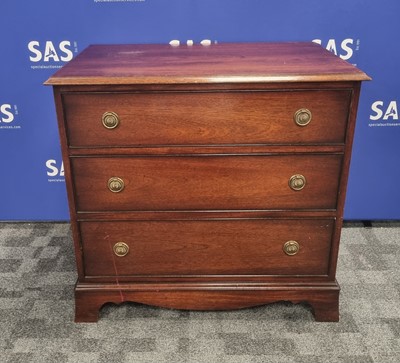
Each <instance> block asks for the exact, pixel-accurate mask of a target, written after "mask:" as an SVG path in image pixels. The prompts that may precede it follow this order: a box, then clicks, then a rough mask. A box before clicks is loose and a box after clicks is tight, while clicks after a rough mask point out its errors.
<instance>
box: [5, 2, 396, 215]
mask: <svg viewBox="0 0 400 363" xmlns="http://www.w3.org/2000/svg"><path fill="white" fill-rule="evenodd" d="M399 15H400V2H399V1H398V0H385V1H376V0H375V1H373V0H352V1H345V0H336V1H322V0H303V1H301V0H279V1H264V0H252V1H249V0H219V1H216V0H198V1H196V0H191V1H190V0H169V1H167V0H25V1H24V0H20V1H18V0H1V2H0V16H1V20H2V21H1V31H0V46H1V48H2V52H1V61H0V62H1V63H0V66H1V68H0V167H1V168H0V173H1V189H0V220H66V219H69V216H68V206H67V199H66V192H65V181H64V172H63V166H62V160H61V152H60V146H59V140H58V131H57V123H56V114H55V109H54V105H53V97H52V90H51V88H50V87H44V86H43V85H42V83H43V82H44V81H45V80H46V79H47V78H48V77H49V76H50V75H51V74H52V73H54V72H55V71H56V70H57V69H58V68H60V67H61V66H62V65H63V64H65V63H66V62H67V61H69V60H70V59H72V58H73V57H74V56H75V55H76V54H77V53H78V52H80V51H81V50H83V49H84V48H85V47H86V46H87V45H89V44H96V43H97V44H99V43H103V44H104V43H169V42H170V41H172V40H176V41H180V42H181V43H186V42H187V41H193V42H194V43H198V42H200V41H202V40H204V39H209V40H210V41H212V42H233V41H243V42H250V41H316V42H318V43H320V44H321V45H322V46H324V47H326V48H327V49H329V50H331V51H332V52H334V53H336V54H337V55H339V56H340V57H342V58H343V59H346V60H347V61H349V62H350V63H353V64H356V65H357V66H358V67H360V68H361V69H362V70H363V71H365V72H366V73H368V74H369V75H370V76H372V77H373V81H372V82H367V83H365V84H364V86H363V89H362V94H361V100H360V107H359V113H358V120H357V127H356V136H355V143H354V149H353V158H352V164H351V171H350V180H349V189H348V194H347V200H346V208H345V218H346V219H400V188H399V187H398V185H397V182H398V181H399V180H400V170H399V162H398V158H399V151H398V149H399V141H400V121H399V116H398V102H399V100H400V97H399V94H400V82H399V81H400V72H399V71H398V67H399V64H400V49H399V46H398V39H399V35H400V22H399V21H398V17H399Z"/></svg>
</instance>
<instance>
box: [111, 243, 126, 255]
mask: <svg viewBox="0 0 400 363" xmlns="http://www.w3.org/2000/svg"><path fill="white" fill-rule="evenodd" d="M113 251H114V253H115V254H116V255H117V256H118V257H124V256H126V255H127V254H128V252H129V246H128V245H127V244H126V243H125V242H117V243H116V244H115V245H114V247H113Z"/></svg>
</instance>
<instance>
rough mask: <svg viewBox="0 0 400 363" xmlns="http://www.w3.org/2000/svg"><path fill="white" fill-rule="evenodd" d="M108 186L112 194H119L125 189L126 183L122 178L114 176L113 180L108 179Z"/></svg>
mask: <svg viewBox="0 0 400 363" xmlns="http://www.w3.org/2000/svg"><path fill="white" fill-rule="evenodd" d="M107 186H108V189H109V190H110V191H111V192H113V193H119V192H121V191H122V190H123V189H124V187H125V183H124V181H123V180H122V179H121V178H118V177H116V176H113V177H112V178H110V179H108V183H107Z"/></svg>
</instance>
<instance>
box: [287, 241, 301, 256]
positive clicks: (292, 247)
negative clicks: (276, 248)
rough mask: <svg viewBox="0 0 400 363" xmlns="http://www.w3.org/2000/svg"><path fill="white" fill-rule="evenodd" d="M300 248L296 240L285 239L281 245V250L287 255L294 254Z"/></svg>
mask: <svg viewBox="0 0 400 363" xmlns="http://www.w3.org/2000/svg"><path fill="white" fill-rule="evenodd" d="M299 250H300V245H299V244H298V242H296V241H287V242H285V244H284V245H283V252H285V253H286V254H287V255H288V256H294V255H296V254H297V253H298V252H299Z"/></svg>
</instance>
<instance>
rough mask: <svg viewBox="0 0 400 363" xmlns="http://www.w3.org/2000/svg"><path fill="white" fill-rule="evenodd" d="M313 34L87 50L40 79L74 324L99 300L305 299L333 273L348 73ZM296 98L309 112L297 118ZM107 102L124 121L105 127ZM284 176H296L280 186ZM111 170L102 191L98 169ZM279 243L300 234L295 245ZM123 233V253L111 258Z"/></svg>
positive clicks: (360, 76)
mask: <svg viewBox="0 0 400 363" xmlns="http://www.w3.org/2000/svg"><path fill="white" fill-rule="evenodd" d="M368 79H369V77H368V76H367V75H365V74H364V73H363V72H361V71H359V70H358V69H356V68H355V67H353V66H351V65H350V64H348V63H346V62H344V61H343V60H341V59H339V58H338V57H335V56H334V55H332V54H330V53H329V52H327V51H326V50H324V49H322V48H321V47H320V46H318V45H315V44H312V43H275V44H274V43H272V44H264V43H258V44H218V45H215V44H214V45H211V46H210V47H202V46H194V47H187V46H183V47H177V48H174V47H171V46H169V45H161V46H160V45H113V46H92V47H89V48H88V49H87V50H86V51H84V52H83V53H82V54H81V55H79V56H78V57H76V58H75V59H74V60H73V61H71V62H70V63H69V64H68V65H67V66H65V67H64V68H63V69H61V70H60V71H58V72H57V73H56V74H55V75H54V76H53V77H51V78H50V79H49V80H48V81H47V84H52V85H54V86H55V87H54V94H55V102H56V108H57V117H58V121H59V129H60V137H61V144H62V151H63V159H64V165H65V173H66V182H67V191H68V198H69V203H70V212H71V225H72V228H73V237H74V245H75V252H76V260H77V269H78V282H77V285H76V289H75V296H76V314H75V321H77V322H83V321H97V319H98V313H99V309H100V308H101V306H102V305H104V304H105V303H107V302H113V303H116V304H120V303H122V302H126V301H135V302H139V303H144V304H150V305H156V306H161V307H166V308H178V309H194V310H223V309H236V308H244V307H251V306H256V305H261V304H266V303H270V302H275V301H281V300H286V301H292V302H294V303H299V302H306V303H309V304H310V305H311V306H312V307H313V311H314V315H315V319H316V320H318V321H337V320H338V319H339V310H338V297H339V286H338V284H337V282H336V279H335V272H336V263H337V256H338V248H339V241H340V231H341V226H342V216H343V206H344V201H345V191H346V184H347V176H348V169H349V165H350V154H351V145H352V138H353V133H354V125H355V118H356V111H357V102H358V97H359V91H360V81H363V80H368ZM299 108H308V109H309V110H310V111H311V112H312V115H313V118H312V120H311V123H310V124H309V125H307V126H305V127H299V126H297V125H296V124H295V123H294V121H293V113H294V112H296V110H297V109H299ZM105 111H113V112H116V113H118V115H119V116H120V120H121V123H120V125H119V126H118V127H117V128H116V129H114V130H106V129H104V128H103V127H102V126H101V115H102V114H103V113H104V112H105ZM293 174H303V175H304V176H305V177H306V179H307V184H306V187H305V188H304V189H303V190H301V191H292V190H291V189H290V188H289V186H288V180H289V178H290V176H291V175H293ZM112 176H118V177H122V178H123V179H124V181H125V189H124V190H123V191H122V192H121V193H111V192H110V191H108V189H107V180H108V178H110V177H112ZM286 240H296V241H298V242H299V243H300V251H299V253H298V254H297V255H295V256H287V255H285V254H284V253H283V251H282V244H283V243H284V242H285V241H286ZM116 242H125V243H127V244H128V245H129V247H130V252H129V253H128V255H126V256H125V257H117V256H115V255H113V253H112V246H113V244H115V243H116Z"/></svg>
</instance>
